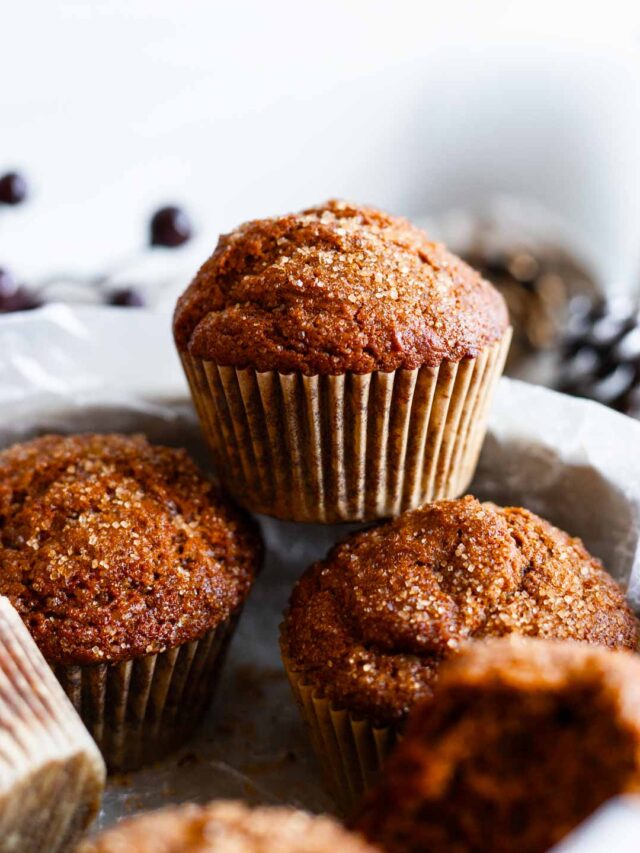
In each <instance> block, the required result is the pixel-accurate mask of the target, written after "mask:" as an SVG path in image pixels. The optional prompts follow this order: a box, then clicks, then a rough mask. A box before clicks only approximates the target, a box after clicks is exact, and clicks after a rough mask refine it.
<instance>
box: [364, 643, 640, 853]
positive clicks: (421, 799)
mask: <svg viewBox="0 0 640 853" xmlns="http://www.w3.org/2000/svg"><path fill="white" fill-rule="evenodd" d="M638 707H640V661H639V660H638V658H637V656H636V655H632V654H630V653H628V652H620V651H618V652H612V651H609V650H607V649H604V648H594V647H592V646H588V645H585V644H582V643H574V642H563V643H558V642H550V641H546V640H533V639H523V638H515V637H512V638H510V639H502V640H487V641H486V642H482V643H470V644H468V645H467V646H465V648H464V650H463V651H462V652H461V653H460V654H459V655H457V656H455V657H454V658H452V659H451V660H450V661H449V662H447V664H446V665H444V666H443V668H442V674H441V677H440V679H439V681H438V684H437V686H436V690H435V694H434V696H433V697H432V698H431V699H429V700H426V701H424V702H422V703H420V704H419V705H417V706H416V708H415V709H414V711H413V712H412V713H411V715H410V717H409V722H408V724H407V729H406V737H405V738H404V739H403V740H402V742H401V743H400V744H399V745H398V748H397V750H396V752H395V753H394V755H392V756H391V758H390V760H389V762H388V764H387V766H386V768H385V772H384V773H383V774H382V775H381V778H380V782H379V784H378V785H377V786H376V787H375V788H374V789H373V790H372V791H371V792H370V793H369V794H368V795H367V796H366V797H365V799H364V802H363V805H362V807H361V810H360V814H359V816H358V818H357V819H356V821H355V824H356V827H357V828H358V829H360V830H361V831H363V832H364V833H365V834H366V836H367V837H368V838H370V839H371V840H375V842H376V843H379V844H380V845H381V846H382V847H383V849H384V850H386V851H388V853H419V851H420V853H421V851H423V850H429V851H431V853H448V851H450V850H518V851H522V853H544V851H546V850H549V849H550V848H551V847H554V846H555V844H556V843H557V842H558V841H559V840H560V839H561V838H562V837H564V836H565V835H566V834H567V833H568V832H570V831H571V830H572V829H573V828H574V827H575V826H577V825H578V824H579V823H581V822H582V821H583V820H585V819H586V818H587V817H588V816H589V814H591V812H593V811H594V810H595V809H596V808H598V807H599V806H600V805H601V804H603V803H605V802H607V801H608V800H609V799H610V798H611V797H614V796H616V795H619V794H625V793H634V794H637V793H638V791H640V714H639V713H638ZM586 779H588V780H589V781H588V784H585V780H586ZM550 780H552V784H550Z"/></svg>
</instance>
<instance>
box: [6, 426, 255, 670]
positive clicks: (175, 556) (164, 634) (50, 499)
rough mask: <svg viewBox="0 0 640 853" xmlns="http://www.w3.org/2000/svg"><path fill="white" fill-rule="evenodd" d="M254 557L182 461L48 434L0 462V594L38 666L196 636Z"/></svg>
mask: <svg viewBox="0 0 640 853" xmlns="http://www.w3.org/2000/svg"><path fill="white" fill-rule="evenodd" d="M260 557H261V545H260V541H259V537H258V533H257V531H256V528H255V526H254V525H253V522H251V521H250V520H249V518H248V517H247V516H245V515H244V514H242V513H241V512H240V511H239V510H238V509H236V508H235V507H234V506H233V505H232V504H231V503H230V502H228V501H227V500H226V499H225V498H224V497H223V496H222V495H221V494H220V493H219V492H218V491H217V490H216V489H215V487H214V486H213V484H212V483H210V482H209V481H208V480H207V479H205V478H204V477H203V476H202V475H201V474H200V472H199V471H198V469H197V468H196V467H195V465H194V464H193V462H192V461H191V460H190V459H189V457H188V456H187V454H186V453H185V452H184V451H183V450H174V449H172V448H168V447H158V446H154V445H151V444H149V443H148V442H147V440H146V439H145V438H144V437H143V436H124V435H76V436H66V437H65V436H58V435H49V436H44V437H42V438H38V439H35V440H34V441H30V442H27V443H25V444H17V445H15V446H13V447H10V448H8V449H7V450H4V451H2V452H0V594H1V595H6V596H7V597H8V598H9V599H10V600H11V602H12V603H13V605H14V606H15V607H16V609H17V610H18V612H19V613H20V615H21V616H22V618H23V620H24V621H25V623H26V624H27V626H28V627H29V629H30V631H31V633H32V635H33V637H34V639H35V640H36V642H37V644H38V645H39V647H40V649H41V651H42V652H43V654H44V656H45V657H46V658H47V660H49V661H50V662H55V663H63V664H87V663H100V662H114V661H119V660H128V659H131V658H133V657H136V656H139V655H144V654H150V653H157V652H160V651H163V650H165V649H166V648H169V647H173V646H176V645H179V644H181V643H184V642H188V641H191V640H195V639H197V638H199V637H201V636H202V635H204V634H205V633H206V632H207V631H208V630H210V629H211V628H214V627H216V626H217V625H218V624H219V623H220V622H222V621H224V620H225V619H226V618H227V617H229V616H230V615H231V614H232V613H233V612H234V611H235V610H236V609H237V608H238V606H239V605H240V604H241V603H242V602H243V600H244V599H245V597H246V596H247V594H248V592H249V588H250V586H251V583H252V580H253V577H254V574H255V572H256V569H257V567H258V565H259V561H260Z"/></svg>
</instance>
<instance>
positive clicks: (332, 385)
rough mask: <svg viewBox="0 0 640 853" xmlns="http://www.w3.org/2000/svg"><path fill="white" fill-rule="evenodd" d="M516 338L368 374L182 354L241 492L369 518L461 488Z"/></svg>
mask: <svg viewBox="0 0 640 853" xmlns="http://www.w3.org/2000/svg"><path fill="white" fill-rule="evenodd" d="M510 340H511V330H510V329H509V330H508V331H507V333H506V334H505V336H504V338H503V339H502V340H501V341H500V342H498V343H496V344H494V345H493V346H490V347H487V348H486V349H485V350H483V351H482V352H481V353H480V355H479V356H478V357H477V358H474V359H465V360H463V361H460V362H457V363H453V362H444V363H443V364H442V365H441V366H440V367H435V368H431V367H422V368H419V369H416V370H396V371H394V372H391V373H371V374H363V375H359V374H355V373H347V374H345V375H342V376H303V375H302V374H299V373H293V374H282V373H278V372H276V371H268V372H264V373H259V372H257V371H255V370H251V369H245V370H238V369H236V368H233V367H222V366H218V365H216V364H214V363H213V362H208V361H202V360H200V359H196V358H192V357H191V356H189V355H188V354H185V353H183V354H182V363H183V366H184V370H185V372H186V375H187V378H188V380H189V385H190V388H191V393H192V396H193V399H194V403H195V406H196V409H197V412H198V416H199V418H200V422H201V424H202V428H203V431H204V433H205V437H206V438H207V442H208V444H209V447H210V448H211V451H212V454H213V461H214V464H215V466H216V469H217V472H218V474H219V476H220V477H221V479H222V480H223V481H224V483H225V485H226V487H227V488H228V489H229V491H230V492H231V493H232V494H233V495H234V497H235V498H236V499H237V500H238V502H239V503H241V504H242V505H244V506H246V507H248V508H249V509H251V510H253V511H254V512H260V513H266V514H268V515H274V516H276V517H279V518H283V519H288V520H291V521H316V522H325V523H330V522H337V521H364V520H368V519H375V518H384V517H387V516H393V515H397V514H399V513H400V512H402V511H404V510H406V509H412V508H414V507H417V506H420V505H421V504H423V503H425V502H426V501H431V500H436V499H439V498H452V497H457V496H458V495H460V494H462V493H463V492H464V491H465V490H466V488H467V486H468V484H469V482H470V480H471V478H472V476H473V473H474V471H475V467H476V463H477V460H478V455H479V452H480V447H481V444H482V441H483V439H484V435H485V431H486V422H487V415H488V409H489V405H490V402H491V398H492V396H493V391H494V387H495V384H496V382H497V380H498V378H499V376H500V374H501V373H502V369H503V366H504V361H505V358H506V354H507V350H508V348H509V342H510Z"/></svg>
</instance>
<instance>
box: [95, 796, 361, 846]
mask: <svg viewBox="0 0 640 853" xmlns="http://www.w3.org/2000/svg"><path fill="white" fill-rule="evenodd" d="M125 850H126V851H127V853H335V851H340V852H341V853H375V848H373V847H372V846H371V845H370V844H368V843H367V842H365V841H363V840H362V838H360V836H358V835H356V834H355V833H351V832H347V830H345V829H343V828H342V827H341V826H340V825H339V824H338V823H337V822H336V821H334V820H332V819H331V818H328V817H316V816H313V815H310V814H307V813H306V812H302V811H298V810H297V809H293V808H286V807H269V808H267V807H262V808H254V809H251V808H249V807H248V806H246V805H244V804H243V803H238V802H231V801H229V802H225V801H220V802H214V803H211V804H210V805H208V806H196V805H186V806H179V807H177V808H168V809H163V810H161V811H158V812H154V813H150V814H147V815H141V816H139V817H136V818H132V819H130V820H126V821H124V822H123V823H120V824H118V825H117V826H116V827H115V828H114V829H112V830H110V831H108V832H105V833H103V834H102V835H101V836H100V837H99V838H97V839H96V840H95V841H93V842H85V844H84V845H82V846H81V847H80V849H79V851H78V853H123V851H125Z"/></svg>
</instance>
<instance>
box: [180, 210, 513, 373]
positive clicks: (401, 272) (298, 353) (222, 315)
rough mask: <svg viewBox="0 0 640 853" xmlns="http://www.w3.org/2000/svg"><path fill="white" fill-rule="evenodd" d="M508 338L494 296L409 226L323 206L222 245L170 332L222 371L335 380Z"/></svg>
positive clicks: (260, 223)
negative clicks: (271, 372)
mask: <svg viewBox="0 0 640 853" xmlns="http://www.w3.org/2000/svg"><path fill="white" fill-rule="evenodd" d="M507 326H508V315H507V309H506V306H505V303H504V301H503V299H502V297H501V296H500V294H499V293H498V291H497V290H495V289H494V287H493V286H492V285H491V284H489V282H487V281H485V280H484V279H482V278H481V277H480V275H479V274H478V273H476V272H475V271H474V270H472V269H471V268H470V267H469V266H467V265H466V264H465V263H464V262H463V261H461V260H460V259H459V258H456V257H455V256H454V255H451V254H450V253H449V252H447V251H446V249H445V248H444V247H443V246H441V245H439V244H437V243H433V242H431V241H430V240H429V239H428V237H427V235H426V234H425V233H424V232H423V231H421V230H420V229H418V228H416V227H414V226H413V225H411V223H409V222H408V221H407V220H406V219H402V218H400V217H395V216H390V215H389V214H387V213H383V212H382V211H379V210H375V209H374V208H370V207H360V206H356V205H351V204H348V203H347V202H344V201H328V202H326V204H324V205H320V206H319V207H314V208H310V209H308V210H305V211H303V212H302V213H295V214H288V215H286V216H279V217H276V218H273V219H261V220H256V221H253V222H248V223H246V224H244V225H241V226H240V227H239V228H237V229H236V230H235V231H232V232H231V234H227V235H224V236H222V237H221V238H220V241H219V242H218V246H217V248H216V250H215V252H214V253H213V255H212V256H211V257H210V258H209V260H208V261H206V262H205V264H204V265H203V266H202V268H201V269H200V271H199V272H198V274H197V275H196V277H195V279H194V280H193V282H192V283H191V285H190V286H189V288H188V289H187V291H186V292H185V293H184V294H183V296H182V297H181V298H180V300H179V301H178V305H177V308H176V312H175V316H174V323H173V330H174V336H175V341H176V344H177V347H178V349H179V350H180V351H183V352H189V353H190V355H192V356H194V357H196V358H201V359H205V360H208V361H214V362H215V363H217V364H219V365H230V366H233V367H237V368H244V367H251V368H254V369H256V370H258V371H265V370H277V371H280V372H282V373H290V372H293V371H296V372H301V373H304V374H307V375H315V374H323V375H335V374H341V373H345V372H353V373H370V372H372V371H376V370H381V371H385V372H388V371H392V370H396V369H398V368H406V369H410V370H411V369H414V368H417V367H420V366H422V365H429V366H436V365H439V364H440V363H441V362H442V361H443V360H445V359H446V360H450V361H454V362H457V361H460V359H462V358H468V357H473V356H476V355H477V354H478V353H479V352H480V351H481V350H482V349H483V348H484V347H486V346H487V345H488V344H491V343H494V342H496V341H498V340H499V339H500V338H501V337H502V335H503V334H504V332H505V330H506V328H507Z"/></svg>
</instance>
